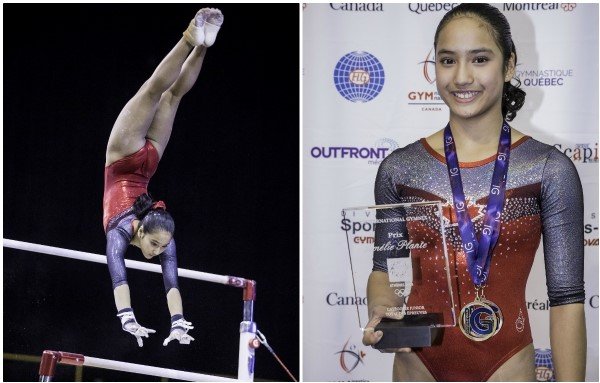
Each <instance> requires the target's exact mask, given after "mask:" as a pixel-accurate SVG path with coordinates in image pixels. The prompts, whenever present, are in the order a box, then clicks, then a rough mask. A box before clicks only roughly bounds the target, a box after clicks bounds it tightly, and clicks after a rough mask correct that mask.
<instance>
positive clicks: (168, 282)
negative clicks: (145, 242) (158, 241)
mask: <svg viewBox="0 0 600 383" xmlns="http://www.w3.org/2000/svg"><path fill="white" fill-rule="evenodd" d="M160 265H161V268H162V273H163V282H164V285H165V292H166V294H167V305H168V306H169V313H171V316H174V315H183V303H182V301H181V294H180V293H179V285H178V283H177V249H176V247H175V239H171V242H169V245H168V246H167V248H166V249H165V251H163V252H162V253H161V254H160Z"/></svg>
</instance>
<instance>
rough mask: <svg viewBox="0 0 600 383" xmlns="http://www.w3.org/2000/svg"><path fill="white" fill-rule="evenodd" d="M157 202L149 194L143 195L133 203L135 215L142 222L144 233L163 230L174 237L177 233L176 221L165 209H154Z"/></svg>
mask: <svg viewBox="0 0 600 383" xmlns="http://www.w3.org/2000/svg"><path fill="white" fill-rule="evenodd" d="M154 203H155V201H154V200H152V197H151V196H150V195H149V194H142V195H140V196H139V197H137V199H136V200H135V202H134V203H133V207H132V209H133V213H134V214H135V215H136V217H137V218H138V219H139V220H140V221H141V225H140V226H143V227H144V232H146V233H148V234H151V233H154V232H156V231H158V230H163V231H166V232H168V233H171V235H173V234H174V233H175V221H173V217H171V214H169V212H168V211H166V210H165V209H164V208H161V207H159V208H153V206H154Z"/></svg>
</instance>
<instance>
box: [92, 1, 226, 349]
mask: <svg viewBox="0 0 600 383" xmlns="http://www.w3.org/2000/svg"><path fill="white" fill-rule="evenodd" d="M222 23H223V15H222V14H221V11H219V10H218V9H212V8H203V9H201V10H200V11H198V13H196V16H195V17H194V19H193V20H192V21H191V22H190V24H189V26H188V28H187V29H186V31H185V32H184V33H183V37H182V38H181V39H180V40H179V42H177V44H176V45H175V46H174V47H173V49H172V50H171V51H170V52H169V53H168V54H167V56H166V57H165V58H164V59H163V60H162V62H161V63H160V64H159V65H158V67H157V68H156V70H155V71H154V73H153V74H152V76H151V77H150V78H149V79H148V80H147V81H146V82H145V83H144V84H143V85H142V87H141V88H140V89H139V90H138V92H137V93H136V94H135V96H133V98H132V99H131V100H129V102H128V103H127V104H126V105H125V107H124V108H123V110H122V111H121V113H120V114H119V116H118V117H117V121H116V122H115V124H114V126H113V128H112V131H111V133H110V138H109V139H108V146H107V148H106V164H105V168H104V201H103V206H104V218H103V224H104V231H105V232H106V257H107V263H108V270H109V272H110V276H111V279H112V285H113V292H114V297H115V304H116V306H117V317H119V318H120V319H121V327H122V329H123V330H124V331H126V332H128V333H130V334H132V335H133V336H135V337H136V339H137V342H138V345H139V346H140V347H142V346H143V341H142V337H146V338H147V337H148V334H150V333H155V332H156V331H155V330H152V329H150V328H146V327H144V326H142V325H140V324H139V323H138V322H137V320H136V318H135V315H134V313H133V309H132V307H131V298H130V294H129V285H128V284H127V275H126V269H125V251H126V250H127V246H128V245H133V246H135V247H138V248H140V250H141V251H142V254H143V256H144V257H145V258H146V259H152V258H154V257H156V256H159V257H160V264H161V268H162V273H163V280H164V284H165V290H166V294H167V304H168V306H169V312H170V314H171V329H170V334H169V336H168V337H167V338H166V339H165V341H164V343H163V345H164V346H166V345H167V344H168V343H169V342H170V341H172V340H173V339H176V340H178V341H179V343H180V344H189V343H190V342H191V341H192V340H194V338H192V337H191V336H190V335H189V334H188V330H190V329H193V326H192V323H191V322H187V321H186V320H185V319H184V317H183V305H182V302H181V295H180V293H179V288H178V284H177V255H176V251H175V240H174V239H173V233H174V231H175V223H174V222H173V218H172V217H171V215H170V214H169V213H168V212H167V211H166V207H165V204H164V203H163V202H162V201H158V202H155V201H153V200H152V198H151V197H150V196H149V195H148V189H147V188H148V183H149V181H150V178H151V177H152V175H153V174H154V172H155V171H156V169H157V167H158V162H159V161H160V158H161V156H162V154H163V152H164V150H165V148H166V146H167V143H168V142H169V137H170V136H171V130H172V127H173V121H174V119H175V114H176V112H177V107H178V106H179V102H180V101H181V98H182V97H183V96H184V95H185V94H186V93H187V92H188V91H189V90H190V89H191V88H192V86H193V85H194V83H195V82H196V79H197V78H198V74H199V73H200V69H201V67H202V62H203V60H204V55H205V54H206V49H207V47H210V46H211V45H212V44H213V43H214V42H215V39H216V36H217V33H218V31H219V28H220V27H221V24H222Z"/></svg>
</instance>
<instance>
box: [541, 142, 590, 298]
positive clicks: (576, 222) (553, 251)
mask: <svg viewBox="0 0 600 383" xmlns="http://www.w3.org/2000/svg"><path fill="white" fill-rule="evenodd" d="M541 198H542V201H541V205H542V206H541V207H542V226H543V227H542V230H543V236H544V237H543V238H544V260H545V265H546V284H547V287H548V298H549V300H550V306H559V305H564V304H569V303H581V302H584V301H585V292H584V281H583V256H584V254H583V190H582V187H581V181H580V179H579V175H578V174H577V169H576V168H575V166H574V165H573V163H572V162H571V160H570V159H569V158H568V157H567V156H565V155H564V154H562V153H561V152H560V151H558V150H556V149H553V150H552V151H551V152H550V154H549V156H548V159H547V161H546V165H545V167H544V173H543V178H542V194H541Z"/></svg>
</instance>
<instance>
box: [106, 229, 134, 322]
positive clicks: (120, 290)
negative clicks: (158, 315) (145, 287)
mask: <svg viewBox="0 0 600 383" xmlns="http://www.w3.org/2000/svg"><path fill="white" fill-rule="evenodd" d="M123 221H128V220H123ZM124 224H126V223H119V225H118V226H116V227H115V228H113V229H111V230H109V231H108V232H107V233H106V258H107V259H106V260H107V263H108V271H109V273H110V278H111V280H112V286H113V294H114V297H115V305H116V306H117V311H121V310H123V309H127V308H129V309H130V308H131V297H130V294H129V285H128V284H127V269H126V268H125V252H126V251H127V246H129V242H130V241H131V237H132V234H131V233H129V232H127V230H126V228H125V225H124Z"/></svg>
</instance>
